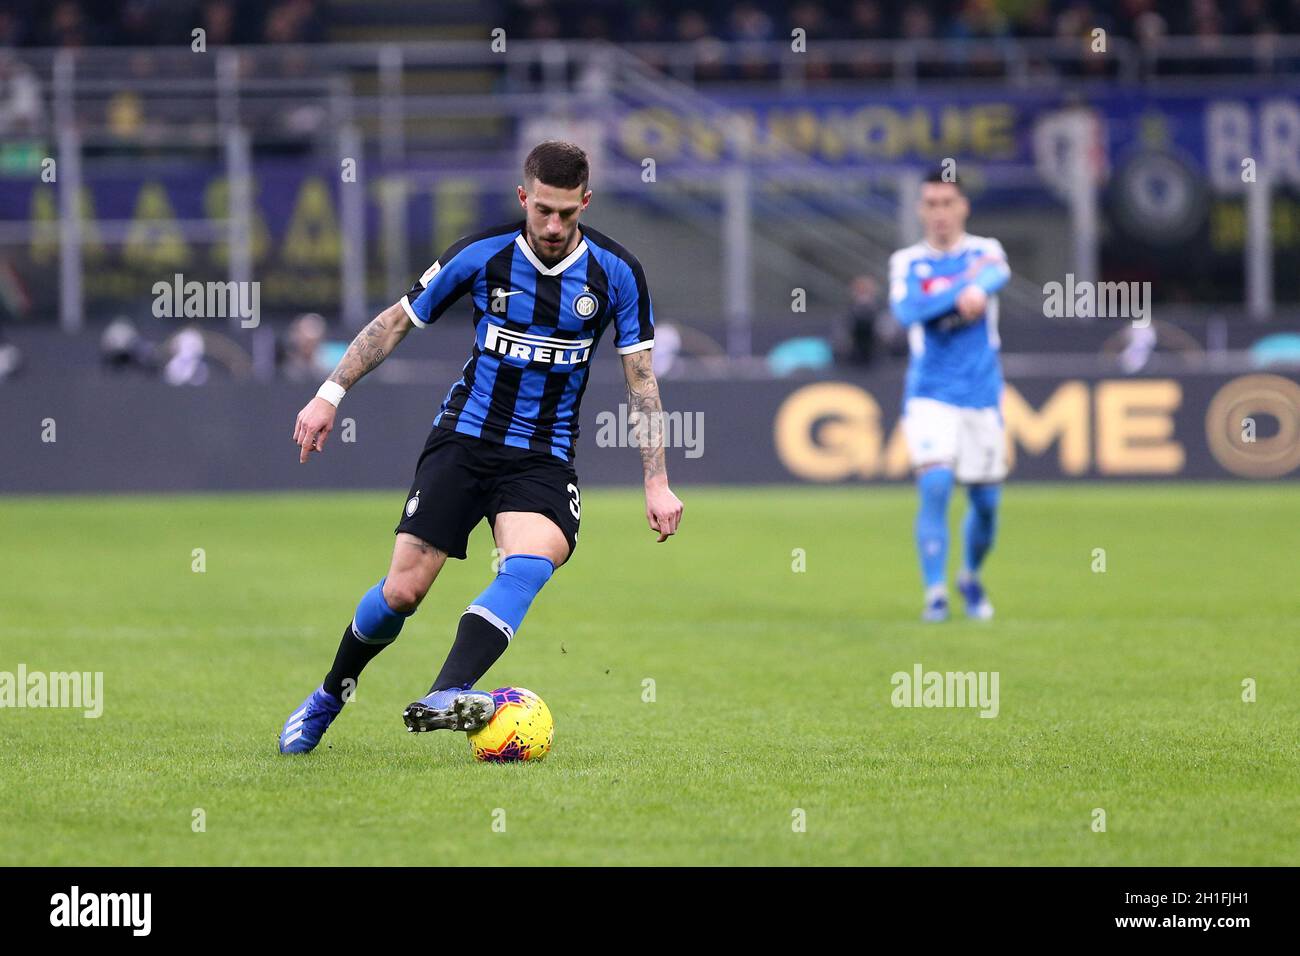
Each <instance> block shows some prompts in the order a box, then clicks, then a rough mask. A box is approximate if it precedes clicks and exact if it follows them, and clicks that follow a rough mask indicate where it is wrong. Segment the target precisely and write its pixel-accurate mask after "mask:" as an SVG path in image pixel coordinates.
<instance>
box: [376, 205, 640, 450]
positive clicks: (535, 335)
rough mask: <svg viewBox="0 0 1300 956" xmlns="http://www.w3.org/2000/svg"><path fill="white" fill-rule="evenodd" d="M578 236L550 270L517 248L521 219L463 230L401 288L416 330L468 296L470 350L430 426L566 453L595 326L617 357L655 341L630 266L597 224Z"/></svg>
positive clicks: (635, 270)
mask: <svg viewBox="0 0 1300 956" xmlns="http://www.w3.org/2000/svg"><path fill="white" fill-rule="evenodd" d="M579 233H580V236H579V239H580V241H579V243H578V246H577V248H576V249H574V250H573V252H572V253H570V254H569V255H568V256H566V257H565V258H564V259H563V260H562V261H561V262H558V263H556V264H555V265H554V266H552V267H547V266H545V265H544V264H543V263H542V262H541V260H540V259H538V258H537V255H536V253H534V252H533V249H532V247H531V246H529V245H528V240H527V239H525V238H524V223H523V222H522V221H521V222H516V223H513V224H511V225H505V226H498V227H496V228H495V229H489V230H487V231H486V232H481V233H479V234H477V235H474V236H467V237H465V238H464V239H460V240H458V241H457V242H455V243H454V244H452V246H451V247H450V248H449V249H448V250H447V251H446V252H444V253H443V254H442V255H441V256H439V257H438V261H437V262H435V263H434V264H433V265H431V266H430V267H429V269H428V271H426V272H425V273H424V275H422V276H420V278H419V279H418V280H417V281H416V283H415V285H414V286H412V287H411V291H410V292H408V293H407V294H406V295H404V296H403V297H402V300H401V301H402V307H403V308H404V309H405V310H406V314H407V315H408V316H409V317H410V319H411V321H412V322H413V323H414V324H415V325H416V326H417V327H420V328H423V327H424V326H426V325H428V324H430V323H431V322H435V321H437V319H438V318H439V316H441V315H442V314H443V313H444V312H445V311H447V308H448V307H449V306H451V304H452V303H453V302H455V301H456V300H457V299H459V298H460V297H461V296H463V295H466V294H467V293H468V294H469V296H470V299H471V301H472V302H473V304H474V352H473V354H472V355H470V358H469V361H468V362H466V363H465V368H464V369H463V370H462V373H461V377H460V380H459V381H458V382H456V384H455V385H453V386H452V387H451V390H450V391H449V392H448V393H447V397H446V398H445V399H443V402H442V408H441V409H440V410H439V411H438V415H437V417H436V418H435V419H434V420H433V424H434V425H435V426H437V427H439V428H446V429H450V430H452V431H457V432H461V433H462V434H465V435H474V436H476V437H478V438H483V439H486V440H487V441H491V442H495V443H497V444H500V445H512V446H515V447H518V448H528V449H531V450H533V451H540V452H548V453H550V454H552V455H555V456H556V457H558V458H563V459H565V460H566V461H572V460H573V455H574V444H575V443H576V441H577V438H578V405H579V403H580V402H581V401H582V393H583V391H584V389H585V388H586V386H587V374H588V370H589V365H590V362H591V356H592V353H593V352H594V351H595V349H596V345H597V343H598V342H599V341H600V337H601V335H602V333H604V331H605V327H606V326H607V325H609V324H610V323H611V322H612V323H613V324H614V345H615V347H616V349H617V350H618V353H619V354H620V355H626V354H627V353H629V352H636V351H639V350H641V349H648V348H650V347H651V346H652V345H654V312H653V310H652V309H651V306H650V291H649V289H648V288H647V287H646V281H645V273H644V272H643V271H642V269H641V264H640V263H639V262H637V260H636V257H635V256H633V255H632V254H631V253H630V252H628V251H627V250H626V249H624V248H623V247H622V246H621V245H619V244H618V243H617V242H614V241H613V240H612V239H610V238H608V237H607V236H604V235H602V234H601V233H599V232H597V231H596V230H594V229H589V228H587V227H586V226H580V227H579Z"/></svg>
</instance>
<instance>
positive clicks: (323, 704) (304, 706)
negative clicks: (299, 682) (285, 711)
mask: <svg viewBox="0 0 1300 956" xmlns="http://www.w3.org/2000/svg"><path fill="white" fill-rule="evenodd" d="M342 709H343V701H341V700H339V699H338V698H337V697H335V696H334V695H333V694H328V693H326V692H325V688H323V687H317V688H316V689H315V690H314V691H312V692H311V696H310V697H308V698H307V699H306V700H304V701H303V702H302V703H301V704H300V705H298V709H297V710H295V711H294V712H293V713H292V714H290V715H289V719H288V720H286V721H285V722H284V727H283V728H282V729H281V731H280V753H282V754H305V753H311V752H312V751H313V750H315V749H316V745H317V744H318V743H320V739H321V737H323V736H325V731H326V730H327V729H329V725H330V724H332V723H333V722H334V718H335V717H337V716H338V715H339V711H341V710H342Z"/></svg>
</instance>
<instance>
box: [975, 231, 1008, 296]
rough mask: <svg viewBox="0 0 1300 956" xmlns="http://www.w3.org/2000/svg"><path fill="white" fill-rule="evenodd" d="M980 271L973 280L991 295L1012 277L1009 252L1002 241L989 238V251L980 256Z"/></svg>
mask: <svg viewBox="0 0 1300 956" xmlns="http://www.w3.org/2000/svg"><path fill="white" fill-rule="evenodd" d="M977 265H978V271H977V272H976V273H975V277H974V278H973V279H972V280H971V282H972V283H973V284H974V285H977V286H979V287H980V288H981V289H983V290H984V291H985V292H987V293H988V294H989V295H992V294H993V293H995V292H997V291H998V289H1001V288H1002V287H1003V286H1004V285H1006V284H1007V282H1008V281H1010V279H1011V267H1010V266H1009V265H1007V253H1006V250H1005V249H1003V248H1002V243H1000V242H998V241H997V240H996V239H990V240H989V248H988V251H987V252H986V253H985V254H984V255H983V256H981V257H980V260H979V262H978V264H977Z"/></svg>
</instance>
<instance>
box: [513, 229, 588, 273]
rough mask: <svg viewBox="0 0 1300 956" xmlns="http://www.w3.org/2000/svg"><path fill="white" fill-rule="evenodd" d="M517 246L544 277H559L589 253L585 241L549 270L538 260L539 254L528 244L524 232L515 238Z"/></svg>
mask: <svg viewBox="0 0 1300 956" xmlns="http://www.w3.org/2000/svg"><path fill="white" fill-rule="evenodd" d="M515 245H517V246H518V247H519V248H520V250H521V251H522V252H523V254H524V258H525V259H527V260H528V261H529V262H530V263H532V266H533V268H534V269H536V270H537V271H538V272H540V273H541V274H542V275H544V276H558V275H559V274H560V273H561V272H563V271H564V270H565V269H567V268H569V266H571V265H573V264H574V263H575V262H577V261H578V260H579V259H581V258H582V254H583V253H584V252H586V251H587V240H586V239H583V240H582V241H581V242H579V243H578V248H576V249H574V250H573V251H572V252H570V253H569V254H568V255H567V256H565V257H564V258H563V259H561V260H560V261H559V262H557V263H556V264H555V265H553V266H551V267H550V268H547V267H546V266H545V265H543V264H542V260H541V259H539V258H537V253H535V252H533V247H532V246H530V245H529V244H528V240H527V239H525V238H524V234H523V233H522V232H521V233H520V234H519V235H517V236H515Z"/></svg>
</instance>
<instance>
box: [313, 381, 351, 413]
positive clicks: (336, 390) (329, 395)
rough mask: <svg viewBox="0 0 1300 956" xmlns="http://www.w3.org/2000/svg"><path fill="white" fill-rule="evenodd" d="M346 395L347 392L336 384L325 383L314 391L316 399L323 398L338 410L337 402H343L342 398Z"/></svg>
mask: <svg viewBox="0 0 1300 956" xmlns="http://www.w3.org/2000/svg"><path fill="white" fill-rule="evenodd" d="M347 393H348V390H347V389H346V388H344V387H343V386H342V385H340V384H339V383H338V382H325V383H324V384H323V385H321V387H320V388H319V389H317V390H316V397H317V398H323V399H325V401H327V402H329V403H330V404H331V405H333V406H334V407H335V408H338V407H339V402H341V401H343V396H344V395H346V394H347Z"/></svg>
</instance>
